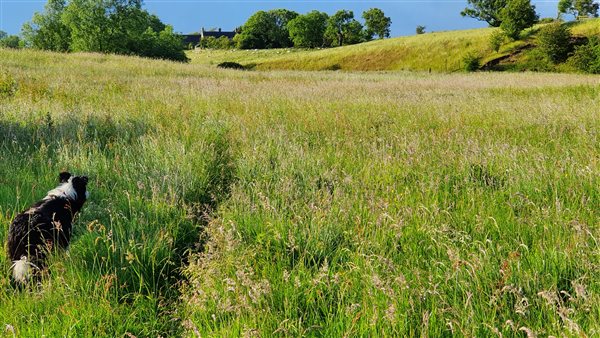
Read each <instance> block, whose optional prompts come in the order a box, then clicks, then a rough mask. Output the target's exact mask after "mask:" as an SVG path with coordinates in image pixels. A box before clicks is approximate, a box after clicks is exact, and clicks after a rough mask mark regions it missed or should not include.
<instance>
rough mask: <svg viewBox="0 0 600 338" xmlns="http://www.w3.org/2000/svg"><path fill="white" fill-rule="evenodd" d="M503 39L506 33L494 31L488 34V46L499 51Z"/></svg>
mask: <svg viewBox="0 0 600 338" xmlns="http://www.w3.org/2000/svg"><path fill="white" fill-rule="evenodd" d="M504 39H506V35H505V34H504V33H503V32H502V31H500V30H496V31H494V32H493V33H492V35H490V48H491V49H492V50H493V51H494V52H497V51H499V50H500V47H501V46H502V44H503V43H504Z"/></svg>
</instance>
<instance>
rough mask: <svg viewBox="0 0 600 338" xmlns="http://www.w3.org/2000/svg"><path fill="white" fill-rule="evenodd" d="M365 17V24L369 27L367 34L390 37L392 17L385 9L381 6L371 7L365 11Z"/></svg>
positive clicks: (369, 35) (381, 37)
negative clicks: (384, 11) (387, 14)
mask: <svg viewBox="0 0 600 338" xmlns="http://www.w3.org/2000/svg"><path fill="white" fill-rule="evenodd" d="M362 17H363V19H365V26H366V27H367V29H366V33H367V36H368V37H370V38H372V37H373V36H374V35H377V37H378V38H379V39H383V38H389V37H390V26H391V25H392V19H391V18H390V17H388V16H385V14H384V13H383V11H382V10H381V9H379V8H371V9H369V10H368V11H364V12H363V14H362Z"/></svg>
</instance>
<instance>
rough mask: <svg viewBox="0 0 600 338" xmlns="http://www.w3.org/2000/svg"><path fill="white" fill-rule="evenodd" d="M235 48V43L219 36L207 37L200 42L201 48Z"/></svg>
mask: <svg viewBox="0 0 600 338" xmlns="http://www.w3.org/2000/svg"><path fill="white" fill-rule="evenodd" d="M234 46H235V42H234V41H232V40H230V39H229V38H227V37H226V36H220V37H219V38H215V37H214V36H207V37H205V38H204V39H202V40H200V47H201V48H208V49H231V48H233V47H234Z"/></svg>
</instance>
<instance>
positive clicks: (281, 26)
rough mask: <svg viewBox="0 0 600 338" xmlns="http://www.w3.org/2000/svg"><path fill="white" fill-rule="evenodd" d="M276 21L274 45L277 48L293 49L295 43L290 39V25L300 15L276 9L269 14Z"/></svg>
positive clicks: (273, 36) (273, 33)
mask: <svg viewBox="0 0 600 338" xmlns="http://www.w3.org/2000/svg"><path fill="white" fill-rule="evenodd" d="M267 13H269V15H271V16H272V17H273V20H274V21H275V27H276V29H275V30H274V31H273V32H272V37H271V38H272V40H273V44H274V45H275V46H276V48H285V47H292V46H293V43H292V40H291V39H290V33H289V31H288V23H289V22H290V21H291V20H293V19H295V18H296V17H297V16H298V15H299V14H298V13H296V12H294V11H289V10H287V9H274V10H271V11H269V12H267Z"/></svg>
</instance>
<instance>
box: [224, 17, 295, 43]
mask: <svg viewBox="0 0 600 338" xmlns="http://www.w3.org/2000/svg"><path fill="white" fill-rule="evenodd" d="M297 16H298V13H296V12H292V11H288V10H286V9H275V10H271V11H268V12H265V11H258V12H256V13H254V14H253V15H252V16H251V17H250V18H248V21H246V23H245V24H244V26H242V32H241V33H240V34H238V35H237V36H236V42H237V45H238V48H241V49H264V48H282V47H291V46H292V42H291V40H290V36H289V32H288V28H287V24H288V22H289V21H291V20H293V19H294V18H295V17H297Z"/></svg>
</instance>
